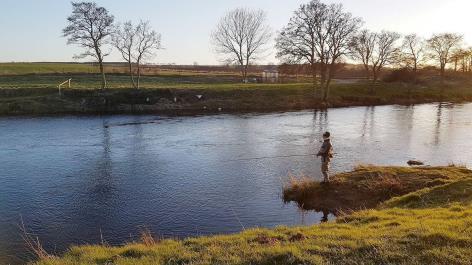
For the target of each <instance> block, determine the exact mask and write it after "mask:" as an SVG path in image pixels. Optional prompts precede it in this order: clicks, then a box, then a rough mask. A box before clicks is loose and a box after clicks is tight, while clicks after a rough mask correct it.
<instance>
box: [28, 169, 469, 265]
mask: <svg viewBox="0 0 472 265" xmlns="http://www.w3.org/2000/svg"><path fill="white" fill-rule="evenodd" d="M363 170H364V173H367V174H371V175H372V174H374V173H375V174H377V173H379V172H384V173H388V174H390V175H391V176H394V175H396V176H397V177H398V179H399V180H400V181H401V182H405V183H407V182H409V180H410V178H409V177H407V176H410V177H413V178H414V176H416V177H418V176H421V175H423V173H425V174H427V175H428V174H430V173H431V172H424V170H425V169H423V168H417V169H402V168H396V170H395V171H394V172H392V168H388V167H387V168H379V167H374V168H368V167H364V169H363ZM434 170H435V171H436V173H438V174H440V175H442V176H447V178H444V179H443V180H444V182H442V183H439V182H438V183H437V184H436V185H434V186H432V187H428V188H422V189H420V190H418V191H413V192H411V193H408V194H406V195H403V196H397V197H393V198H391V199H390V200H387V201H386V202H383V203H381V204H380V205H379V206H377V207H376V208H374V209H367V210H362V211H358V212H354V213H352V214H348V215H344V216H342V217H339V218H338V219H337V220H336V221H335V222H329V223H325V224H321V225H314V226H306V227H279V228H276V229H250V230H246V231H244V232H242V233H239V234H233V235H221V236H211V237H200V238H190V239H186V240H183V241H179V240H150V238H149V236H146V237H143V240H142V241H139V242H132V243H129V244H127V245H124V246H118V247H110V246H100V245H95V246H92V245H88V246H74V247H72V248H71V249H70V250H69V251H68V252H67V253H65V254H64V255H62V256H60V257H55V256H50V257H47V258H44V259H42V260H40V261H37V262H36V263H34V264H35V265H86V264H87V265H89V264H97V265H98V264H115V265H131V264H142V265H150V264H153V265H159V264H169V265H170V264H189V265H190V264H191V265H207V264H215V265H216V264H228V265H229V264H252V265H268V264H274V265H275V264H307V265H309V264H405V265H407V264H408V265H411V264H448V265H454V264H458V265H459V264H461V265H462V264H472V196H471V194H472V172H471V171H469V170H467V169H465V168H455V167H443V168H435V169H434ZM457 173H460V174H457ZM378 177H379V178H381V177H382V174H380V175H378ZM349 178H350V174H349V173H345V174H344V175H343V179H345V180H346V181H348V180H349Z"/></svg>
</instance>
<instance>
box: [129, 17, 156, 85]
mask: <svg viewBox="0 0 472 265" xmlns="http://www.w3.org/2000/svg"><path fill="white" fill-rule="evenodd" d="M136 40H137V46H136V57H135V60H136V66H137V75H138V79H137V88H138V89H139V85H140V83H139V81H140V79H141V64H142V62H143V61H146V60H149V59H150V58H152V57H153V56H154V55H155V52H156V51H157V50H159V49H161V35H160V34H159V33H157V32H156V31H155V30H153V29H152V28H151V26H150V25H149V22H143V21H141V22H140V23H139V24H138V26H137V27H136Z"/></svg>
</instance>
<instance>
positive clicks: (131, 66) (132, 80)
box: [128, 61, 137, 88]
mask: <svg viewBox="0 0 472 265" xmlns="http://www.w3.org/2000/svg"><path fill="white" fill-rule="evenodd" d="M128 66H129V75H130V77H131V85H132V86H133V88H137V87H136V83H135V81H134V74H133V64H132V63H131V61H130V62H129V63H128Z"/></svg>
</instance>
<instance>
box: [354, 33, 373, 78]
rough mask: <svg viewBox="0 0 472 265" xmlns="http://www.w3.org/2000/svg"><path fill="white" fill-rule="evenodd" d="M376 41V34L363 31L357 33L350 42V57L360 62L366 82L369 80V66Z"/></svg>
mask: <svg viewBox="0 0 472 265" xmlns="http://www.w3.org/2000/svg"><path fill="white" fill-rule="evenodd" d="M376 40H377V33H375V32H371V31H369V30H367V29H364V30H362V31H361V32H359V34H357V35H356V36H355V37H354V38H353V39H352V42H351V55H352V57H353V58H354V59H357V60H359V61H361V62H362V65H363V66H364V70H365V72H366V75H367V80H370V66H369V65H370V60H371V57H372V54H373V52H374V48H375V43H376Z"/></svg>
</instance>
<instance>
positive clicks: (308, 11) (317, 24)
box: [276, 0, 362, 101]
mask: <svg viewBox="0 0 472 265" xmlns="http://www.w3.org/2000/svg"><path fill="white" fill-rule="evenodd" d="M361 24H362V20H361V19H359V18H356V17H353V16H352V14H351V13H348V12H346V11H344V8H343V6H342V5H340V4H330V5H326V4H324V3H321V2H320V1H319V0H312V1H310V2H309V3H308V4H302V5H301V6H300V8H299V9H298V10H297V11H295V14H294V16H293V17H292V18H291V19H290V22H289V23H288V25H287V26H286V27H285V28H283V29H282V31H281V32H280V33H279V36H278V37H277V40H276V41H277V43H276V48H277V56H278V57H279V58H281V59H282V60H284V61H286V62H295V63H308V64H310V65H311V68H312V76H313V84H314V86H315V83H316V67H317V64H319V65H320V76H321V80H320V83H321V86H322V88H323V96H322V99H323V101H327V100H328V97H329V89H330V84H331V80H332V78H333V77H334V74H335V72H336V69H337V64H338V63H339V62H340V60H341V58H342V57H343V56H344V55H347V54H348V52H349V48H350V44H351V40H352V38H353V37H354V36H355V34H356V32H357V30H358V29H359V27H360V25H361Z"/></svg>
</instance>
